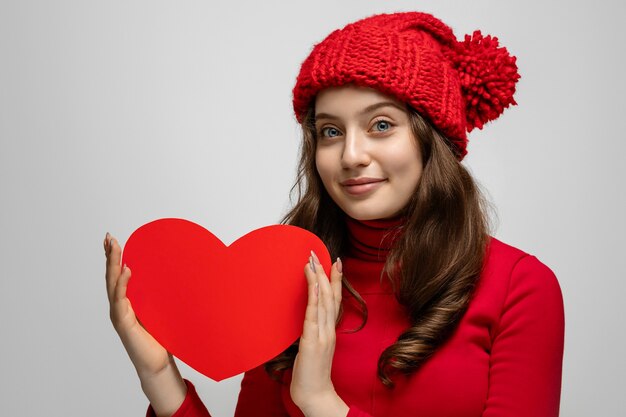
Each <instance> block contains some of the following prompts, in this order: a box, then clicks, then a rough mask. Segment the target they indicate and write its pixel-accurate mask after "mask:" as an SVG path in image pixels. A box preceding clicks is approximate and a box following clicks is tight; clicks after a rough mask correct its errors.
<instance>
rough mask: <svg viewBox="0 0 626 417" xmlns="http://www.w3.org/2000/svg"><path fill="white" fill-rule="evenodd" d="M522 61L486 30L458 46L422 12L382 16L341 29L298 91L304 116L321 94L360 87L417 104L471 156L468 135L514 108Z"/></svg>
mask: <svg viewBox="0 0 626 417" xmlns="http://www.w3.org/2000/svg"><path fill="white" fill-rule="evenodd" d="M519 78H520V76H519V74H518V72H517V66H516V63H515V57H513V56H510V55H509V53H508V51H507V50H506V48H504V47H500V46H499V44H498V39H497V38H495V37H491V36H484V37H483V35H482V34H481V33H480V31H475V32H474V33H473V35H471V36H470V35H466V36H465V39H464V40H462V41H457V39H456V37H455V36H454V33H453V31H452V29H451V28H450V27H448V26H447V25H446V24H444V23H443V22H442V21H441V20H439V19H437V18H436V17H434V16H432V15H430V14H427V13H419V12H401V13H392V14H378V15H374V16H370V17H368V18H365V19H361V20H359V21H356V22H353V23H350V24H348V25H346V26H345V27H344V28H343V29H337V30H335V31H333V32H332V33H331V34H330V35H328V36H327V37H326V38H325V39H324V40H323V41H321V42H320V43H318V44H316V45H315V46H314V47H313V50H312V51H311V53H310V54H309V56H308V57H307V58H306V59H305V60H304V62H303V63H302V66H301V68H300V73H299V74H298V78H297V80H296V85H295V86H294V88H293V108H294V112H295V115H296V118H297V119H298V122H302V117H303V114H304V112H305V111H306V109H307V107H308V106H310V105H311V104H312V102H313V101H314V99H315V96H316V95H317V93H318V92H319V91H320V90H322V89H324V88H327V87H335V86H341V85H345V84H354V85H358V86H362V87H371V88H375V89H378V90H379V91H381V92H382V93H384V94H390V95H393V96H395V97H396V98H398V99H399V100H400V101H403V102H405V103H407V104H408V105H410V106H411V107H413V108H414V109H415V110H416V111H417V112H418V113H420V114H421V115H422V116H423V117H425V118H426V119H427V120H429V121H430V123H431V124H432V125H433V126H435V127H436V128H437V129H438V130H439V131H441V132H442V133H443V134H444V135H446V137H447V138H448V139H449V140H450V143H451V148H452V150H453V152H454V153H455V155H456V156H457V158H458V159H459V160H462V159H463V157H464V156H465V155H466V154H467V132H469V131H471V130H473V129H474V128H479V129H481V128H482V127H483V125H484V124H485V123H487V122H488V121H491V120H494V119H496V118H497V117H498V116H499V115H500V114H501V113H502V112H503V111H504V109H505V108H507V107H509V105H514V104H516V103H515V100H514V99H513V94H514V92H515V83H516V82H517V80H518V79H519Z"/></svg>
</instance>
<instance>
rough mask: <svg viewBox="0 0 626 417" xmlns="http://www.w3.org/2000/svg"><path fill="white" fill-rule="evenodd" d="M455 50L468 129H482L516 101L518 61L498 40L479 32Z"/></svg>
mask: <svg viewBox="0 0 626 417" xmlns="http://www.w3.org/2000/svg"><path fill="white" fill-rule="evenodd" d="M455 50H456V56H455V57H454V58H453V59H454V60H455V61H456V65H455V66H456V70H457V71H458V72H459V77H460V81H461V89H462V92H463V95H464V98H465V118H466V120H467V126H466V129H467V131H468V132H471V131H472V130H473V129H474V128H476V127H477V128H479V129H482V128H483V125H484V124H485V123H487V122H489V121H491V120H494V119H496V118H497V117H498V116H500V115H501V114H502V112H503V111H504V109H505V108H507V107H509V105H511V104H513V105H515V104H517V103H516V102H515V100H514V99H513V94H514V93H515V83H516V82H517V80H519V78H520V75H519V74H518V72H517V65H516V63H515V61H516V58H515V57H514V56H511V55H509V52H508V51H507V50H506V48H504V47H499V44H498V38H496V37H493V38H492V37H491V36H490V35H487V36H485V37H483V35H482V33H480V31H479V30H477V31H474V33H473V34H472V35H471V36H470V35H465V40H464V41H462V42H459V43H458V45H457V47H456V48H455Z"/></svg>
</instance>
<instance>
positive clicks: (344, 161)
mask: <svg viewBox="0 0 626 417" xmlns="http://www.w3.org/2000/svg"><path fill="white" fill-rule="evenodd" d="M370 162H371V158H370V155H369V153H368V149H367V138H365V137H364V136H363V135H362V134H361V133H360V132H359V131H358V129H352V130H348V132H347V133H346V139H345V142H344V146H343V153H342V154H341V165H342V167H343V168H355V167H358V166H367V165H369V163H370Z"/></svg>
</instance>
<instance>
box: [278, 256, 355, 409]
mask: <svg viewBox="0 0 626 417" xmlns="http://www.w3.org/2000/svg"><path fill="white" fill-rule="evenodd" d="M304 274H305V275H306V279H307V283H308V289H309V301H308V303H307V307H306V313H305V317H304V326H303V329H302V337H300V344H299V349H298V355H297V356H296V359H295V362H294V365H293V373H292V377H291V387H290V393H291V399H292V400H293V402H294V403H295V404H296V405H297V406H298V407H299V408H300V410H302V412H303V413H304V415H305V416H306V417H318V416H324V417H326V416H329V417H331V416H337V417H345V416H346V415H347V414H348V406H347V405H346V403H345V402H343V400H342V399H341V398H340V397H339V395H337V393H336V392H335V387H334V386H333V383H332V381H331V379H330V373H331V368H332V363H333V355H334V353H335V336H336V333H335V321H336V319H337V314H338V312H339V306H340V305H341V276H342V266H341V260H340V259H339V258H337V262H335V263H334V264H333V265H332V268H331V270H330V282H329V281H328V277H327V276H326V273H325V272H324V269H323V268H322V265H321V264H320V262H319V260H318V259H317V256H315V253H313V252H311V257H310V258H309V263H307V265H306V266H305V268H304Z"/></svg>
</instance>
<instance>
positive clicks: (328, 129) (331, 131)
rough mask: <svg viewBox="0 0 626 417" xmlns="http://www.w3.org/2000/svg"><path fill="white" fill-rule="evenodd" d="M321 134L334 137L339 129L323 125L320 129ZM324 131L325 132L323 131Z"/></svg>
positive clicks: (337, 134)
mask: <svg viewBox="0 0 626 417" xmlns="http://www.w3.org/2000/svg"><path fill="white" fill-rule="evenodd" d="M320 132H321V134H322V136H327V137H329V138H334V137H335V136H339V135H340V133H339V130H338V129H336V128H334V127H325V128H323V129H322V130H320ZM324 132H326V133H324Z"/></svg>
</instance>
